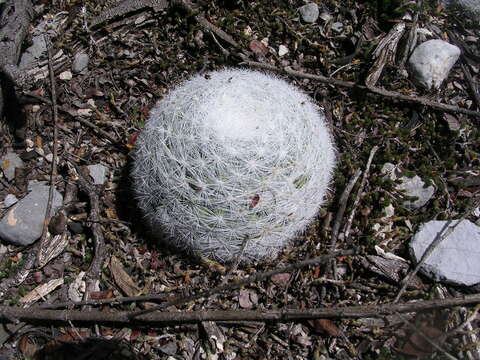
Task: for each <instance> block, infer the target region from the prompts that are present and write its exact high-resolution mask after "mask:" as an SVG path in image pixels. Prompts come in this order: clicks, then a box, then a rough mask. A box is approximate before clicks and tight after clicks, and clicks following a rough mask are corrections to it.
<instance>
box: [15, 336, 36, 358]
mask: <svg viewBox="0 0 480 360" xmlns="http://www.w3.org/2000/svg"><path fill="white" fill-rule="evenodd" d="M17 346H18V350H20V351H21V353H22V354H23V356H24V357H25V358H26V359H30V358H32V357H33V355H35V352H36V351H37V350H38V349H39V347H38V346H37V345H36V344H35V342H34V341H33V340H31V339H30V338H29V336H28V335H23V336H22V337H21V338H20V340H18V345H17Z"/></svg>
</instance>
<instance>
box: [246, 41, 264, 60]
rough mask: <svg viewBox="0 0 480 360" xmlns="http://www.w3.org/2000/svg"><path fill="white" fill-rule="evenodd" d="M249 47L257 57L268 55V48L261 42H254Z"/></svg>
mask: <svg viewBox="0 0 480 360" xmlns="http://www.w3.org/2000/svg"><path fill="white" fill-rule="evenodd" d="M248 47H249V48H250V50H252V51H253V52H254V53H255V54H257V55H262V56H265V55H267V54H268V48H267V47H266V46H265V44H264V43H262V42H261V41H258V40H252V41H250V44H249V45H248Z"/></svg>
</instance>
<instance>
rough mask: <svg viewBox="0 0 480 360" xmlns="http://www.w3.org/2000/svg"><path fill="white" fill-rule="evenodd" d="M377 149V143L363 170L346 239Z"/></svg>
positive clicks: (346, 226) (345, 233)
mask: <svg viewBox="0 0 480 360" xmlns="http://www.w3.org/2000/svg"><path fill="white" fill-rule="evenodd" d="M377 150H378V146H377V145H375V146H374V147H373V148H372V150H370V155H369V156H368V161H367V165H366V166H365V170H364V171H363V176H362V181H361V182H360V187H359V188H358V191H357V196H355V200H354V201H353V205H352V211H350V215H349V216H348V219H347V223H346V224H345V231H344V238H345V239H348V235H350V228H351V227H352V222H353V218H354V217H355V211H356V209H357V206H358V203H359V201H360V196H361V195H362V192H363V188H364V187H365V183H366V182H367V177H368V174H369V172H370V166H371V165H372V160H373V157H374V156H375V153H376V152H377Z"/></svg>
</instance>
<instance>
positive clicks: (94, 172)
mask: <svg viewBox="0 0 480 360" xmlns="http://www.w3.org/2000/svg"><path fill="white" fill-rule="evenodd" d="M87 168H88V171H89V172H90V176H91V177H92V179H93V183H94V184H95V185H102V184H104V183H105V180H106V174H107V168H106V167H105V166H103V165H101V164H95V165H88V166H87Z"/></svg>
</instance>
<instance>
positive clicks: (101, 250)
mask: <svg viewBox="0 0 480 360" xmlns="http://www.w3.org/2000/svg"><path fill="white" fill-rule="evenodd" d="M71 164H72V165H73V167H74V168H75V170H77V173H78V181H79V183H80V188H81V189H82V190H83V191H84V192H85V193H86V194H87V195H88V198H89V200H90V216H89V218H90V220H91V225H90V228H91V229H92V233H93V241H94V247H95V249H94V257H93V260H92V263H91V264H90V267H89V269H88V272H87V279H88V282H87V288H86V290H85V300H88V298H89V296H90V293H91V292H92V291H94V287H95V282H96V281H97V280H98V279H99V278H100V273H101V270H102V264H103V261H104V260H105V256H106V248H105V240H104V238H103V233H102V226H101V225H100V221H99V219H100V200H99V191H98V188H97V187H96V186H95V185H94V184H92V183H91V181H90V180H89V179H88V178H87V176H85V174H84V173H83V172H82V170H81V169H80V168H79V167H78V166H77V165H76V164H75V163H74V162H71Z"/></svg>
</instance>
